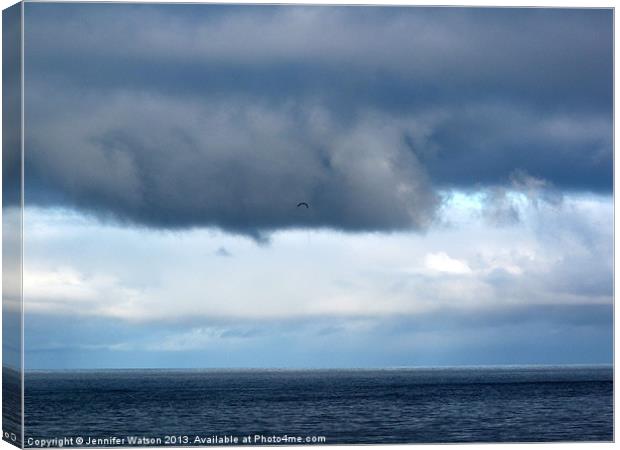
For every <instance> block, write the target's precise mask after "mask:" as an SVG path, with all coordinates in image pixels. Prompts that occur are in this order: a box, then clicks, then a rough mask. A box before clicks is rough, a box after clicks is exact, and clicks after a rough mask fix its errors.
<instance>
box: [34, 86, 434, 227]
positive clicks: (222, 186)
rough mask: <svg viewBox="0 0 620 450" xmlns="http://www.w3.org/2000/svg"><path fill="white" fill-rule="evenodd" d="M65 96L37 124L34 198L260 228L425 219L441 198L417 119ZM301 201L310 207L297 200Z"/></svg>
mask: <svg viewBox="0 0 620 450" xmlns="http://www.w3.org/2000/svg"><path fill="white" fill-rule="evenodd" d="M57 100H58V99H57ZM58 101H60V102H62V103H65V102H66V101H67V100H66V99H62V100H58ZM52 103H54V101H53V100H51V103H50V107H51V104H52ZM66 106H67V107H66V108H63V109H62V110H63V112H62V113H59V114H56V115H55V118H52V117H51V116H49V115H47V114H44V115H43V117H42V118H41V119H40V120H39V119H37V118H33V120H32V122H31V123H32V129H31V132H30V134H29V136H28V139H27V142H28V148H29V160H28V162H27V172H28V175H29V176H32V178H34V180H33V183H34V185H33V187H32V188H31V190H30V189H29V192H28V197H29V199H31V200H30V201H31V202H34V203H35V204H37V203H38V204H46V203H49V202H59V203H61V204H63V203H64V204H68V205H71V206H74V207H78V208H80V209H82V210H84V211H89V212H91V213H94V214H97V215H99V216H100V217H103V218H105V217H106V216H107V217H112V218H115V219H117V220H120V221H129V222H133V223H136V224H144V225H148V226H152V227H161V228H171V229H174V228H188V227H201V226H216V227H220V228H222V229H225V230H228V231H231V232H237V233H245V234H250V235H253V236H260V235H261V234H262V233H264V232H269V231H271V230H275V229H280V228H292V227H325V228H335V229H342V230H348V231H364V230H387V231H390V230H399V229H423V228H425V227H427V226H428V225H429V224H430V223H431V221H432V220H433V216H434V212H435V208H436V205H437V204H438V198H437V197H436V194H435V193H434V192H433V190H432V188H431V186H430V182H429V180H428V177H427V175H426V173H425V171H424V169H423V168H422V167H421V166H420V164H419V163H418V160H417V158H416V156H415V155H414V154H413V153H412V152H410V151H409V149H408V147H407V145H406V144H405V142H404V141H403V139H402V135H403V133H405V132H412V133H415V131H416V130H417V129H418V128H420V127H423V124H421V122H423V121H422V120H421V119H418V118H416V117H402V118H400V119H394V118H391V117H387V116H384V115H383V114H380V113H373V112H368V113H367V114H366V115H364V117H360V118H359V119H358V121H357V122H355V123H352V124H350V125H346V126H345V125H343V124H341V123H339V122H338V121H335V120H333V118H332V116H331V115H330V113H329V111H327V110H325V109H324V108H322V107H321V106H312V105H304V106H302V105H295V104H290V105H286V106H282V107H278V108H274V107H269V106H268V105H265V104H261V103H258V102H248V101H247V100H238V101H235V100H232V99H230V100H228V101H219V102H218V101H215V100H213V101H211V102H209V103H203V102H200V101H187V100H179V99H173V98H169V97H158V96H152V95H135V94H131V93H126V94H120V95H117V96H113V97H110V98H108V99H107V100H106V101H105V102H100V101H99V99H98V98H97V97H96V96H95V97H94V98H90V99H82V100H81V101H80V102H77V103H76V102H69V104H67V105H66ZM50 191H53V192H55V195H56V198H54V199H50V197H49V196H48V193H49V192H50ZM300 201H305V202H308V203H310V204H311V205H312V208H309V209H303V210H301V209H298V208H296V207H295V206H296V205H297V203H299V202H300Z"/></svg>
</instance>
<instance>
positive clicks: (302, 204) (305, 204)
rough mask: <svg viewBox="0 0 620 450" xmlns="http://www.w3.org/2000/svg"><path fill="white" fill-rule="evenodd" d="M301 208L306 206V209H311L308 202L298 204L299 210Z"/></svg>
mask: <svg viewBox="0 0 620 450" xmlns="http://www.w3.org/2000/svg"><path fill="white" fill-rule="evenodd" d="M300 206H305V207H306V208H310V207H309V206H308V204H307V203H306V202H300V203H297V207H298V208H299V207H300Z"/></svg>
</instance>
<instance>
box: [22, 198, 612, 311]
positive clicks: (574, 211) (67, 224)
mask: <svg viewBox="0 0 620 450" xmlns="http://www.w3.org/2000/svg"><path fill="white" fill-rule="evenodd" d="M462 203H464V202H461V204H462ZM461 204H452V206H451V207H450V208H448V209H446V210H444V211H443V213H442V214H444V215H445V216H447V217H448V218H449V216H450V215H451V214H452V212H453V211H457V212H458V213H459V214H462V213H461V212H460V211H458V209H459V208H462V205H461ZM522 212H523V215H522V221H521V222H520V223H519V226H513V227H494V226H489V224H488V223H487V221H486V220H485V218H484V217H483V216H480V214H478V208H477V207H476V206H475V202H474V201H471V202H470V206H469V218H468V219H467V218H461V219H460V220H461V221H460V222H459V223H458V224H457V226H450V227H444V228H440V227H438V228H435V229H432V230H429V231H428V232H427V233H426V234H424V235H419V234H417V233H415V232H399V233H392V234H387V235H386V234H382V233H362V234H357V233H356V234H349V233H336V232H333V231H326V230H322V231H306V230H286V231H279V232H276V233H274V234H273V236H272V242H271V245H270V247H269V248H264V247H262V246H256V245H253V243H252V242H251V241H248V240H247V239H244V238H243V237H240V236H235V235H231V234H228V233H222V232H216V231H211V232H205V231H204V230H190V231H183V232H179V233H161V232H160V231H156V230H136V229H128V228H124V227H122V226H112V225H101V224H99V223H98V222H97V221H96V220H92V219H90V220H83V221H82V222H78V221H75V220H74V219H72V218H71V217H66V216H64V215H62V214H60V215H59V216H58V217H57V216H55V215H54V214H50V213H49V210H48V209H29V210H28V211H27V212H26V216H27V217H29V218H30V220H29V221H27V222H26V229H25V235H26V236H28V240H27V246H26V248H25V251H26V254H25V258H24V261H25V262H26V264H25V267H24V270H25V278H24V298H25V299H26V300H25V301H26V304H27V309H28V311H31V312H33V313H40V314H52V315H53V314H76V315H87V316H103V317H110V318H116V319H119V320H121V321H128V322H132V323H158V322H161V321H174V322H187V321H192V320H206V319H209V320H216V319H217V320H221V321H224V322H226V321H228V322H231V321H232V322H234V321H237V320H256V321H265V320H279V319H286V318H302V317H303V318H311V317H315V318H324V317H349V318H351V317H357V318H359V319H363V318H368V317H375V318H380V317H389V316H394V315H420V314H426V313H430V312H433V311H439V310H446V309H448V310H451V311H456V310H458V311H471V312H472V314H473V313H475V312H476V311H480V310H495V309H502V308H507V307H517V306H518V307H526V306H527V305H580V304H611V302H612V299H613V246H612V242H613V231H612V227H611V224H612V221H613V202H612V201H611V199H610V198H607V197H590V196H577V197H575V196H565V198H564V199H563V202H562V207H561V208H552V207H536V206H534V205H533V204H529V206H528V205H524V206H523V209H522ZM62 217H65V219H64V222H63V221H62V220H61V219H60V218H62ZM84 243H89V244H88V245H85V244H84ZM110 248H123V249H124V251H125V253H124V258H123V260H122V261H119V259H118V258H117V255H116V254H115V253H110V251H109V249H110ZM214 248H225V249H226V250H227V251H228V252H229V253H231V254H234V255H235V257H234V258H222V257H221V256H219V255H218V254H216V253H214V251H213V249H214ZM446 249H449V250H446ZM170 261H175V263H174V264H170ZM170 299H180V300H179V301H175V302H171V301H170ZM317 320H319V319H317Z"/></svg>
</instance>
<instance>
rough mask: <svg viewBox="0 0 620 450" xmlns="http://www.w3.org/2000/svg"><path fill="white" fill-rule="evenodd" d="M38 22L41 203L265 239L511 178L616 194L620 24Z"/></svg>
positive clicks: (131, 13)
mask: <svg viewBox="0 0 620 450" xmlns="http://www.w3.org/2000/svg"><path fill="white" fill-rule="evenodd" d="M27 17H28V20H29V23H30V24H31V25H30V26H29V27H26V45H27V48H28V49H29V51H28V56H27V61H26V66H27V67H28V70H27V71H26V78H27V80H26V82H27V86H29V87H30V89H27V98H26V114H27V123H28V124H29V126H28V127H27V148H28V152H27V153H28V156H27V157H28V161H27V172H28V173H27V175H28V177H29V180H30V186H31V191H30V192H29V193H28V194H29V195H28V198H30V199H31V201H33V202H35V203H39V204H61V205H69V206H77V207H80V208H83V209H89V210H91V211H94V212H96V213H97V214H100V215H110V216H114V217H116V218H118V219H121V220H129V221H132V222H136V223H140V224H145V225H148V226H158V227H187V226H202V225H216V226H220V227H222V228H225V229H229V230H233V231H237V232H243V233H250V234H254V235H257V236H258V235H260V233H262V232H263V231H265V230H271V229H277V228H283V227H284V228H285V227H291V226H300V225H301V226H323V227H332V228H338V229H345V230H394V229H403V228H414V229H419V228H423V227H425V226H426V225H428V224H429V223H430V222H431V221H432V219H433V216H434V212H435V209H436V206H437V204H438V202H437V199H436V194H435V192H436V189H437V188H442V187H455V186H456V187H464V188H472V187H476V186H479V185H498V184H502V183H505V182H509V180H510V175H511V174H513V173H514V172H515V170H522V171H524V172H525V173H528V174H530V175H532V176H534V177H536V178H540V179H544V180H548V181H549V182H550V183H551V184H552V185H554V186H556V187H558V188H559V189H570V190H596V191H605V192H610V191H611V182H612V164H611V161H612V128H611V127H612V121H611V117H612V116H611V111H612V110H611V106H612V103H611V91H612V66H611V61H612V50H611V49H612V46H611V44H612V39H611V36H612V28H611V24H612V15H611V12H610V11H605V10H544V9H542V10H535V9H529V10H528V9H524V10H510V9H503V10H486V9H470V10H468V9H459V8H453V9H424V8H376V7H368V8H350V7H268V6H259V7H250V6H243V7H234V6H232V7H228V6H205V5H183V6H181V5H175V6H170V5H159V6H147V5H143V6H139V5H113V6H112V5H60V4H54V5H46V4H29V5H28V6H27ZM299 201H308V202H309V203H311V204H312V208H310V209H309V210H308V211H296V210H295V211H291V208H292V207H294V205H296V204H297V202H299ZM302 213H303V215H302Z"/></svg>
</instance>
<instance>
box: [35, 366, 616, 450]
mask: <svg viewBox="0 0 620 450" xmlns="http://www.w3.org/2000/svg"><path fill="white" fill-rule="evenodd" d="M25 385H26V395H25V441H26V442H25V443H26V446H30V447H34V446H43V444H46V443H47V444H50V445H52V446H54V443H55V444H58V442H60V441H59V439H67V441H65V444H67V443H69V442H70V441H68V439H69V438H72V439H73V441H72V442H71V443H70V445H75V444H76V441H75V440H76V439H78V438H79V439H81V440H82V441H81V442H80V441H77V443H78V444H80V443H81V444H82V445H98V446H117V445H118V446H125V445H139V444H143V443H148V444H155V445H162V444H163V445H209V444H218V443H219V444H231V443H232V444H234V443H235V442H234V438H236V439H237V442H236V443H237V444H239V445H241V444H242V443H244V442H243V441H242V440H243V439H244V438H247V439H250V441H248V442H245V443H255V444H272V445H273V444H284V443H286V444H291V443H296V444H297V443H310V444H313V443H318V444H346V443H349V444H370V443H381V444H388V443H439V442H450V443H456V442H549V441H611V440H612V439H613V370H612V367H611V366H596V367H585V366H565V367H548V366H529V367H525V366H523V367H516V366H515V367H466V368H415V369H381V370H371V369H363V370H220V369H205V370H155V369H153V370H137V369H136V370H80V371H30V372H27V373H26V378H25ZM130 438H133V439H130ZM138 438H140V439H144V440H140V441H138V440H137V439H138ZM173 438H174V440H173ZM283 438H285V439H284V440H283ZM54 439H56V441H54ZM121 439H122V440H123V441H122V442H121ZM226 439H230V440H231V442H226V441H225V440H226ZM251 439H256V440H255V441H254V442H253V441H252V440H251ZM46 440H47V441H46ZM313 440H314V441H313Z"/></svg>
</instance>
